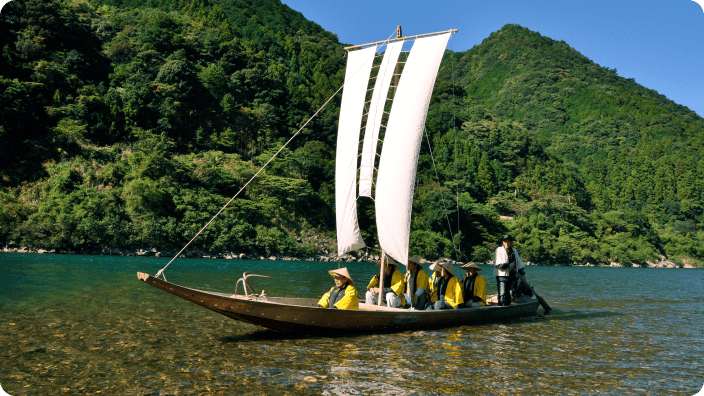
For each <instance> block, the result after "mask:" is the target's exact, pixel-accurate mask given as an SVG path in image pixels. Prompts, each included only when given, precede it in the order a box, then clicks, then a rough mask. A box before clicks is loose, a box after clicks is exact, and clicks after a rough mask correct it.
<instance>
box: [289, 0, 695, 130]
mask: <svg viewBox="0 0 704 396" xmlns="http://www.w3.org/2000/svg"><path fill="white" fill-rule="evenodd" d="M700 2H701V3H702V4H703V5H704V0H700ZM283 3H284V4H286V5H288V6H289V7H291V8H293V9H294V10H296V11H298V12H300V13H302V14H303V15H304V16H305V17H306V18H307V19H309V20H311V21H314V22H316V23H318V24H319V25H321V26H322V27H323V28H324V29H325V30H328V31H330V32H332V33H334V34H336V35H337V36H338V38H339V40H340V41H341V42H343V43H348V44H355V45H356V44H365V43H369V42H374V41H379V40H384V39H386V38H388V37H389V36H390V35H392V34H393V33H394V32H395V30H396V25H401V27H402V29H403V35H404V36H410V35H415V34H423V33H432V32H437V31H443V30H449V29H459V31H458V33H457V34H455V35H453V38H452V40H451V41H450V44H448V48H449V49H452V50H454V51H456V52H461V51H466V50H468V49H470V48H472V47H473V46H475V45H477V44H480V43H481V42H482V40H484V39H485V38H486V37H488V36H489V34H491V33H492V32H495V31H497V30H499V29H501V27H503V26H504V25H506V24H518V25H521V26H523V27H526V28H528V29H530V30H532V31H534V32H538V33H540V34H541V35H543V36H547V37H550V38H552V39H554V40H558V41H559V40H564V41H565V42H566V43H567V44H568V45H570V46H571V47H572V48H574V49H576V50H577V51H579V52H580V53H581V54H582V55H584V56H586V57H587V58H589V59H591V60H592V61H594V62H596V63H598V64H599V65H601V66H605V67H608V68H610V69H617V70H618V75H619V76H622V77H626V78H633V79H635V80H636V82H637V83H639V84H641V85H643V86H645V87H647V88H650V89H654V90H656V91H658V92H659V93H660V94H663V95H665V96H666V97H667V98H668V99H671V100H673V101H675V102H676V103H679V104H682V105H685V106H687V107H688V108H690V109H691V110H693V111H695V112H696V113H697V114H699V115H700V116H703V117H704V9H703V8H702V6H700V5H699V4H698V3H696V2H695V1H693V0H638V1H635V0H608V1H604V0H586V1H585V0H562V1H557V0H435V1H427V0H426V1H418V0H404V1H399V0H376V1H372V0H355V1H344V0H283Z"/></svg>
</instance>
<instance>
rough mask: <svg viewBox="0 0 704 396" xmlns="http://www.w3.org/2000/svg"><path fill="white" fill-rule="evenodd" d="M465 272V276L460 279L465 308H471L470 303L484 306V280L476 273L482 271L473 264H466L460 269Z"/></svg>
mask: <svg viewBox="0 0 704 396" xmlns="http://www.w3.org/2000/svg"><path fill="white" fill-rule="evenodd" d="M461 268H462V269H463V270H466V271H467V274H466V275H465V276H464V278H463V279H462V282H461V284H462V297H463V298H464V306H465V308H469V307H471V306H472V303H479V306H482V307H483V306H485V305H486V280H484V277H483V276H481V275H479V273H478V271H481V270H482V269H481V268H479V266H478V265H476V264H474V263H471V264H469V263H467V264H465V265H463V266H462V267H461Z"/></svg>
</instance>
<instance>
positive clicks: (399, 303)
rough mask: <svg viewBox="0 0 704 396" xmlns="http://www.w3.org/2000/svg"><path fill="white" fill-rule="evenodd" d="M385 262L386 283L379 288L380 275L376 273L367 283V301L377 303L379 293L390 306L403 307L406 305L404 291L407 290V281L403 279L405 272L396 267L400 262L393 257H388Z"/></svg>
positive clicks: (378, 265) (379, 264)
mask: <svg viewBox="0 0 704 396" xmlns="http://www.w3.org/2000/svg"><path fill="white" fill-rule="evenodd" d="M385 261H386V263H384V285H383V287H382V288H381V290H380V289H379V275H378V274H377V275H374V277H373V278H372V280H371V281H369V284H368V285H367V294H366V296H365V303H367V304H371V305H376V304H377V302H379V300H377V298H378V297H379V294H381V295H382V300H381V303H382V304H386V306H387V307H389V308H401V307H403V306H404V305H406V299H405V298H404V297H403V292H404V291H406V283H405V282H404V281H403V274H402V273H401V271H399V270H398V269H397V268H396V267H398V263H397V262H395V261H394V260H393V259H392V258H391V257H386V260H385ZM381 265H382V263H381V262H378V263H377V264H376V266H377V267H380V266H381Z"/></svg>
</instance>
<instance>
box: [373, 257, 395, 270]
mask: <svg viewBox="0 0 704 396" xmlns="http://www.w3.org/2000/svg"><path fill="white" fill-rule="evenodd" d="M386 264H389V265H393V266H396V267H398V263H397V262H396V260H394V259H392V258H391V257H389V256H386ZM376 266H377V267H381V260H379V261H377V263H376Z"/></svg>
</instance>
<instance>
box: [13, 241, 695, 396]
mask: <svg viewBox="0 0 704 396" xmlns="http://www.w3.org/2000/svg"><path fill="white" fill-rule="evenodd" d="M167 262H168V259H164V258H142V257H107V256H105V257H104V256H72V255H33V254H0V385H2V388H3V389H4V390H5V391H6V392H7V393H8V394H10V395H12V396H18V395H242V394H262V395H278V394H323V395H334V394H352V395H354V394H390V395H405V394H416V395H426V394H428V395H430V394H482V395H494V394H497V395H502V394H521V395H565V394H573V395H597V394H599V395H601V394H614V395H643V394H652V395H694V394H695V393H697V392H698V391H699V390H700V389H701V388H702V385H703V384H704V270H701V269H655V268H653V269H649V268H585V267H528V268H527V273H528V277H529V280H530V281H531V283H532V284H533V286H534V287H535V289H536V291H538V292H539V293H540V294H541V296H543V297H544V298H545V299H546V300H547V302H548V303H549V304H550V305H551V306H552V307H553V308H554V309H555V311H554V313H551V314H549V315H546V316H543V315H539V316H535V317H531V318H526V319H521V320H515V321H512V322H502V323H494V324H487V325H481V326H463V327H454V328H448V329H440V330H432V331H414V332H402V333H395V334H376V335H358V336H354V335H352V336H344V337H335V338H320V337H311V336H297V335H291V334H287V333H280V332H275V331H271V330H266V329H263V328H261V327H257V326H253V325H249V324H244V323H240V322H236V321H233V320H231V319H228V318H225V317H223V316H220V315H217V314H215V313H213V312H211V311H208V310H206V309H203V308H201V307H198V306H196V305H193V304H190V303H188V302H186V301H183V300H181V299H178V298H177V297H174V296H172V295H169V294H167V293H164V292H162V291H160V290H157V289H155V288H153V287H150V286H148V285H146V284H144V283H143V282H140V281H139V280H137V277H136V272H137V271H142V272H148V273H151V274H154V273H156V271H158V270H159V269H160V268H162V267H163V266H164V265H165V264H166V263H167ZM332 268H336V265H335V264H330V263H314V262H283V261H236V260H208V259H200V260H197V259H182V260H177V261H175V262H174V263H173V264H172V265H171V266H170V267H169V268H168V269H167V271H166V276H167V279H168V280H169V281H171V282H175V283H178V284H183V285H185V286H189V287H195V288H201V289H208V290H214V291H224V292H226V291H234V285H235V282H236V281H237V279H239V277H240V276H241V275H242V272H244V271H253V272H255V273H259V274H264V275H270V276H272V279H255V280H254V281H253V283H254V285H255V287H257V288H258V289H260V288H264V289H266V290H267V294H269V295H271V296H301V297H318V296H320V295H322V294H323V293H324V292H325V291H327V290H328V289H329V288H330V286H331V285H332V278H331V277H330V276H329V275H327V272H326V270H328V269H332ZM348 268H349V269H350V272H351V274H352V276H353V277H354V278H355V280H356V286H357V287H358V288H359V289H364V287H365V286H366V283H367V281H368V279H369V278H370V277H371V276H372V275H373V274H374V273H376V270H377V269H378V268H377V267H375V266H373V265H371V264H357V263H354V264H349V265H348ZM483 268H485V270H484V271H483V274H484V275H485V276H486V277H487V281H488V286H489V293H495V290H496V285H495V282H494V281H493V278H492V276H491V270H490V267H488V266H483ZM458 273H459V271H458ZM539 312H541V313H542V309H541V310H539Z"/></svg>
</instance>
